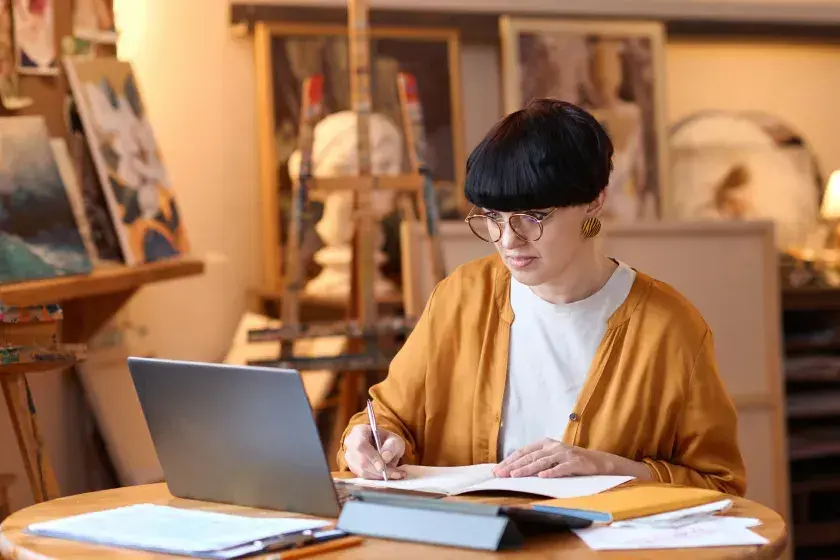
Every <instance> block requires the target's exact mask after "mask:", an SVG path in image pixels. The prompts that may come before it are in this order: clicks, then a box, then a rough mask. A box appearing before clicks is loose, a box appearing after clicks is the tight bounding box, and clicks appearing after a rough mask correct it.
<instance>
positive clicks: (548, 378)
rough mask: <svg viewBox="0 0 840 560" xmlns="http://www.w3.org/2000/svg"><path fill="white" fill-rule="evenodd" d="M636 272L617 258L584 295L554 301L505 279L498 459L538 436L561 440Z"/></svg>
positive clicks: (533, 440)
mask: <svg viewBox="0 0 840 560" xmlns="http://www.w3.org/2000/svg"><path fill="white" fill-rule="evenodd" d="M635 278H636V272H635V271H634V270H633V269H632V268H630V267H629V266H627V265H626V264H624V263H622V262H620V261H619V263H618V267H617V268H616V269H615V271H614V272H613V274H612V276H611V277H610V279H609V280H608V281H607V283H606V284H604V286H603V287H602V288H601V289H600V290H599V291H597V292H595V293H594V294H592V295H591V296H589V297H588V298H586V299H582V300H580V301H575V302H572V303H568V304H554V303H550V302H548V301H545V300H544V299H541V298H540V297H538V296H537V295H536V294H534V292H532V291H531V289H530V288H529V287H528V286H526V285H524V284H520V283H519V282H517V281H516V280H515V279H513V278H511V282H510V302H511V307H512V308H513V314H514V320H513V325H512V326H511V333H510V350H509V356H508V374H507V384H506V386H505V396H504V403H503V407H502V427H501V429H500V431H499V458H500V460H501V459H502V458H504V457H507V456H508V455H510V454H511V453H513V452H514V451H516V450H517V449H519V448H521V447H524V446H526V445H528V444H530V443H534V442H536V441H538V440H540V439H542V438H546V437H551V438H555V439H557V440H560V439H562V437H563V432H565V430H566V424H567V423H568V421H569V415H570V414H571V413H572V411H573V408H574V405H575V402H576V401H577V397H578V393H580V389H581V387H583V382H584V380H585V379H586V376H587V374H588V373H589V368H590V366H591V364H592V360H593V358H594V357H595V352H596V351H597V350H598V346H599V345H600V343H601V339H603V337H604V333H605V332H606V330H607V321H608V320H609V318H610V316H611V315H612V314H613V313H614V312H615V310H616V309H618V307H619V306H620V305H621V304H622V303H623V302H624V300H625V299H627V294H629V293H630V288H631V287H632V285H633V281H634V280H635Z"/></svg>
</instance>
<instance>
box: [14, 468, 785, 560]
mask: <svg viewBox="0 0 840 560" xmlns="http://www.w3.org/2000/svg"><path fill="white" fill-rule="evenodd" d="M149 491H151V492H153V495H151V496H150V497H149V498H148V499H142V498H141V499H137V500H129V499H128V498H123V499H121V500H118V501H119V503H109V500H107V499H96V498H104V497H107V494H111V495H112V496H118V495H120V494H121V493H125V494H133V493H136V494H138V495H141V494H143V493H145V492H149ZM85 498H87V502H85ZM91 498H93V499H91ZM80 501H82V502H85V503H86V504H87V503H89V504H90V505H91V506H95V507H86V508H85V510H84V511H85V512H88V511H99V510H105V509H110V508H114V507H120V506H125V505H130V504H132V503H159V504H161V505H173V506H175V507H178V506H187V507H189V506H192V509H201V510H206V511H222V512H227V513H234V514H245V515H253V516H255V517H256V516H259V515H261V514H262V513H264V512H269V513H271V514H277V515H278V516H281V515H288V514H285V512H279V511H272V510H261V509H258V508H248V507H243V506H233V505H229V504H221V503H214V502H203V501H197V500H189V499H182V498H177V497H175V496H172V494H171V493H170V492H169V488H168V487H167V486H166V483H165V482H159V483H151V484H142V485H136V486H124V487H120V488H112V489H106V490H100V491H94V492H89V493H84V494H79V495H74V496H64V497H61V498H56V499H54V500H51V501H49V502H42V503H40V504H33V505H31V506H28V507H26V508H23V509H21V510H18V511H16V512H13V513H12V514H11V515H10V516H9V517H8V518H6V519H5V520H3V522H2V523H0V558H2V559H4V560H5V559H7V558H8V559H11V560H54V559H55V558H63V556H46V555H44V554H41V553H40V552H38V551H33V550H30V549H28V548H26V540H27V539H34V540H36V541H38V540H41V539H44V540H46V541H48V542H51V543H53V541H55V540H57V539H51V538H48V537H38V536H34V535H27V534H26V533H24V529H25V527H26V526H27V525H29V524H30V523H33V522H36V521H47V520H50V519H58V518H60V517H63V516H69V515H75V514H78V513H81V512H78V511H77V512H75V513H64V514H62V513H59V512H57V513H56V514H52V512H51V514H49V515H44V514H42V515H36V516H35V517H36V518H37V519H34V518H31V519H26V521H25V522H23V520H22V521H21V522H18V521H17V519H18V518H20V517H24V519H25V518H26V517H25V516H26V514H27V513H28V514H32V513H33V510H40V509H43V508H45V507H48V506H56V505H58V506H60V505H64V504H67V505H70V506H71V509H72V506H73V505H74V504H75V505H76V506H78V504H79V502H80ZM114 501H115V502H116V501H117V500H114ZM733 501H734V507H733V510H734V512H735V516H739V517H749V516H750V511H749V509H750V508H756V507H757V508H760V510H766V511H768V512H771V513H772V514H773V515H774V516H775V517H776V518H777V519H773V520H772V523H771V524H770V525H769V526H768V524H767V521H768V520H765V519H762V525H760V526H758V527H755V528H754V529H755V532H756V533H757V534H759V535H762V536H763V537H764V538H765V539H767V540H768V543H767V544H765V545H748V546H738V547H710V548H702V549H689V548H686V549H649V550H647V549H646V550H626V551H625V550H621V551H594V550H592V551H591V552H592V554H593V556H594V555H597V556H603V557H610V556H614V555H615V554H622V553H623V554H624V555H634V557H644V558H649V557H660V555H662V556H661V557H662V558H668V556H664V555H665V554H668V553H669V552H670V553H678V554H686V553H688V552H691V551H694V550H696V551H698V552H697V554H698V556H702V557H704V558H709V556H708V555H709V554H710V552H711V553H714V552H717V551H720V552H721V554H720V556H715V558H720V559H721V560H724V559H736V558H737V559H740V558H757V559H775V558H781V557H783V555H784V553H785V549H786V548H787V547H788V544H789V540H790V531H789V529H788V524H787V522H786V521H785V520H784V519H783V518H782V516H781V515H779V514H778V513H777V512H776V511H774V510H772V509H771V508H769V507H767V506H765V505H763V504H759V503H758V502H753V501H751V500H747V499H745V498H737V497H735V498H734V500H733ZM742 508H747V510H748V511H746V512H743V514H740V515H739V513H738V512H739V510H741V509H742ZM231 510H232V511H231ZM731 511H732V510H731ZM290 515H291V516H294V517H310V516H307V515H300V514H294V513H292V514H290ZM753 516H755V515H753ZM30 517H31V515H30ZM323 519H325V520H328V521H332V522H334V521H335V519H334V518H333V519H328V518H323ZM769 531H775V533H776V534H773V535H767V534H764V533H767V532H769ZM18 536H19V537H21V538H22V540H24V542H23V543H18V542H15V541H17V539H16V537H18ZM572 538H574V539H577V537H572ZM365 539H367V540H372V541H379V539H374V538H373V537H365ZM70 542H71V543H72V544H71V546H74V547H75V546H85V545H84V544H83V543H77V542H73V541H70ZM577 542H578V543H580V544H583V541H582V540H579V539H578V541H577ZM53 544H54V543H53ZM394 544H395V545H396V546H400V545H401V544H405V545H407V546H432V545H418V544H417V543H399V542H395V543H394ZM558 544H559V543H558ZM90 546H92V547H95V548H96V549H97V550H96V552H93V551H92V553H91V556H92V557H101V556H103V555H104V554H106V553H103V551H102V549H104V548H106V547H104V545H90ZM363 546H364V545H363ZM584 546H585V545H584ZM433 548H438V547H433ZM112 550H115V549H113V548H112ZM447 551H448V552H447V553H448V554H449V555H452V554H458V553H459V550H458V549H454V548H447ZM569 551H570V552H572V551H577V550H576V549H572V548H570V549H569ZM125 552H129V553H130V554H140V556H138V558H143V557H144V556H143V554H144V553H143V552H142V551H126V550H125V549H120V552H119V553H117V554H120V553H125ZM463 552H464V553H465V554H467V555H469V554H474V553H475V552H477V551H467V550H465V551H463ZM478 552H480V551H478ZM511 552H514V553H517V554H522V553H526V556H527V555H528V554H527V553H530V554H539V551H538V550H531V551H528V550H527V549H523V550H517V551H511ZM394 553H395V554H397V555H398V553H399V551H394ZM429 553H432V554H433V553H434V551H432V550H431V549H430V551H429ZM733 553H734V554H733ZM488 554H493V555H496V556H498V555H499V554H500V553H498V552H495V553H488ZM636 554H641V555H642V556H635V555H636ZM115 555H116V554H115ZM80 557H84V556H80V555H79V553H74V554H72V555H71V556H70V558H74V559H75V558H80ZM132 557H133V556H132ZM170 557H171V558H179V557H178V556H160V555H156V556H152V555H150V556H149V558H156V559H157V558H170ZM447 557H449V556H447ZM575 557H576V558H577V556H575ZM681 557H684V556H681ZM182 558H187V557H182ZM253 558H254V559H255V560H259V559H263V560H267V559H268V558H272V557H271V556H270V555H268V556H266V555H263V556H254V557H253Z"/></svg>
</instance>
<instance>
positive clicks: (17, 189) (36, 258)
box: [0, 116, 92, 283]
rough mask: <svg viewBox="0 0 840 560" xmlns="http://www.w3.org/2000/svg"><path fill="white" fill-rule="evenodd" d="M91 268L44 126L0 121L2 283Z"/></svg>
mask: <svg viewBox="0 0 840 560" xmlns="http://www.w3.org/2000/svg"><path fill="white" fill-rule="evenodd" d="M91 269H92V264H91V260H90V257H89V255H88V253H87V251H86V250H85V244H84V241H83V240H82V236H81V235H80V233H79V228H78V226H77V224H76V218H75V216H74V214H73V209H72V207H71V205H70V201H69V199H68V196H67V191H66V190H65V185H64V184H63V183H62V181H61V175H60V173H59V170H58V166H57V165H56V161H55V158H54V156H53V151H52V147H51V146H50V138H49V136H48V134H47V125H46V123H45V121H44V120H43V118H42V117H35V116H32V117H6V118H0V283H3V282H18V281H25V280H35V279H42V278H52V277H56V276H66V275H73V274H87V273H89V272H90V271H91Z"/></svg>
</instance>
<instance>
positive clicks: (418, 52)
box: [255, 23, 466, 287]
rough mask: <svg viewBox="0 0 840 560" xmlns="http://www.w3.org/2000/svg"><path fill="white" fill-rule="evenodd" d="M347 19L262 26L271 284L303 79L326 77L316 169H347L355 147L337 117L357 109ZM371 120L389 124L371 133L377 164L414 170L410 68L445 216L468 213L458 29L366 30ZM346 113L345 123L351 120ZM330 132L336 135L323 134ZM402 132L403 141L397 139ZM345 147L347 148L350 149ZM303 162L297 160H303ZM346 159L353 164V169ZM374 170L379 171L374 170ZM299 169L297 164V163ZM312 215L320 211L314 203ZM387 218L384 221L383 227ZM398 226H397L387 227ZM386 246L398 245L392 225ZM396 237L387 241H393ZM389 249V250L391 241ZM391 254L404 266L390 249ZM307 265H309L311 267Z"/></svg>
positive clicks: (304, 248) (306, 244) (307, 241)
mask: <svg viewBox="0 0 840 560" xmlns="http://www.w3.org/2000/svg"><path fill="white" fill-rule="evenodd" d="M347 35H348V32H347V27H346V26H343V25H309V24H279V23H262V24H259V25H258V26H257V29H256V33H255V39H256V51H257V52H256V57H257V102H258V110H259V113H260V151H261V166H262V173H261V182H262V185H263V188H262V193H263V198H262V202H263V207H264V209H265V210H264V211H265V212H266V214H265V215H264V217H263V224H264V234H263V243H264V247H265V249H264V255H265V256H264V259H265V265H266V268H267V272H266V284H267V285H269V286H275V287H276V286H278V279H279V276H278V274H279V273H278V272H276V271H279V270H280V269H281V267H280V265H279V259H280V253H281V250H280V247H281V245H280V244H281V239H282V237H283V235H281V232H285V221H286V214H287V210H286V209H285V205H286V204H287V202H288V193H289V192H290V190H291V185H292V177H291V176H290V163H292V167H293V168H294V164H293V162H294V161H296V160H295V157H296V156H297V155H298V153H297V148H298V128H299V123H300V107H301V88H302V83H303V80H304V79H305V78H307V77H308V76H311V75H314V74H320V75H322V76H323V106H324V109H323V114H322V119H321V121H320V122H319V123H317V124H316V126H315V131H314V135H315V145H314V148H313V170H314V173H315V175H316V176H317V175H320V174H321V173H322V172H324V168H325V167H326V166H330V167H335V166H339V167H341V166H344V167H347V169H345V170H344V171H342V173H346V174H353V173H354V171H353V170H352V169H350V167H352V166H351V165H350V164H349V163H347V162H343V160H342V162H343V163H342V162H340V161H339V160H341V159H342V158H344V159H348V158H346V157H344V156H342V155H341V154H344V153H345V151H344V150H342V148H341V144H346V143H350V144H352V145H355V144H354V142H355V136H353V135H348V134H342V133H341V130H342V129H344V128H346V127H345V126H344V125H342V124H341V123H342V120H341V119H340V118H339V117H340V116H346V114H347V113H348V112H349V111H350V110H351V103H350V75H349V53H348V41H347ZM370 57H371V97H372V102H373V107H372V112H373V117H372V119H373V120H372V123H373V124H375V125H377V126H378V124H380V123H382V126H385V127H387V128H388V129H389V130H392V131H393V133H391V134H388V135H387V137H388V138H389V139H390V140H388V141H387V142H377V141H376V138H375V136H376V133H375V132H374V133H373V135H372V136H373V137H374V139H373V141H372V158H373V160H374V161H373V163H374V167H377V163H378V162H379V160H381V162H382V163H383V165H386V166H387V167H389V168H393V167H394V166H396V168H397V169H398V170H399V172H401V173H409V172H410V171H411V170H410V161H409V157H408V153H407V150H406V146H405V142H404V141H403V139H404V134H403V127H402V117H401V112H400V101H399V95H398V88H397V74H398V73H399V72H410V73H411V74H413V75H414V76H415V78H416V80H417V85H418V90H419V92H418V93H419V97H420V101H421V104H422V106H423V114H424V128H425V137H426V145H425V153H426V156H427V163H428V164H429V167H430V169H431V174H432V177H433V179H434V182H435V186H436V188H437V192H438V201H439V204H440V209H441V214H442V215H443V216H447V215H450V216H452V215H460V213H461V212H463V207H464V204H463V203H462V201H461V198H463V194H462V189H463V178H464V167H465V162H466V156H465V148H464V132H463V119H462V103H461V82H460V76H461V71H460V40H459V33H458V31H457V30H455V29H440V28H434V29H420V28H410V29H404V28H390V27H373V28H371V29H370ZM346 122H347V121H346V119H345V123H346ZM326 136H329V137H330V139H327V138H326ZM394 138H397V139H398V140H394ZM348 149H349V148H348ZM298 161H299V160H298ZM348 166H349V167H348ZM374 171H375V172H376V169H375V170H374ZM292 174H294V171H292ZM314 206H315V208H313V211H314V212H313V214H314V215H313V216H312V218H313V220H315V221H317V220H318V219H320V215H319V214H320V212H321V211H322V209H320V208H318V206H319V204H318V203H316V204H315V205H314ZM389 227H390V226H388V227H386V230H387V229H388V228H389ZM391 229H394V228H391ZM386 237H387V239H386V241H385V244H386V252H388V253H392V252H393V248H394V247H398V245H399V242H398V240H395V239H391V237H393V236H391V235H390V234H389V233H388V231H386ZM389 239H390V241H389ZM320 243H321V241H320V239H319V238H318V236H317V235H316V234H315V232H314V230H313V231H309V232H308V234H307V235H306V236H305V237H304V239H303V240H302V245H301V258H302V260H303V262H306V263H309V262H310V261H311V257H312V255H313V254H314V252H315V250H317V249H318V247H319V245H320ZM389 246H390V247H391V249H388V247H389ZM389 262H390V263H392V264H395V265H398V263H399V260H398V259H396V261H395V259H394V258H393V256H391V257H390V258H389ZM310 272H311V271H310Z"/></svg>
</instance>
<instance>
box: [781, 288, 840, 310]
mask: <svg viewBox="0 0 840 560" xmlns="http://www.w3.org/2000/svg"><path fill="white" fill-rule="evenodd" d="M782 307H783V308H784V309H785V311H837V310H840V289H838V288H832V287H829V286H804V287H801V288H791V287H785V288H784V289H783V290H782Z"/></svg>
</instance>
